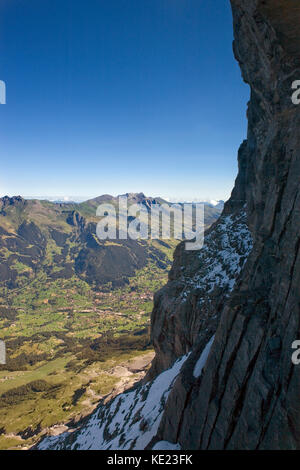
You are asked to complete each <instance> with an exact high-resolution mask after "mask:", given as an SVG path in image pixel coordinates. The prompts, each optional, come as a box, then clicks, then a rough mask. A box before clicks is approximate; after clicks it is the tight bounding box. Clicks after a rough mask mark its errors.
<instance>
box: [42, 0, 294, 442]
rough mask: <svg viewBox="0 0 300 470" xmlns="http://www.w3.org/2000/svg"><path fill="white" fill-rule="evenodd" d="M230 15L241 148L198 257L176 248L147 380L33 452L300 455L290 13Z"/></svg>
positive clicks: (256, 10) (240, 0) (283, 7)
mask: <svg viewBox="0 0 300 470" xmlns="http://www.w3.org/2000/svg"><path fill="white" fill-rule="evenodd" d="M231 4H232V10H233V20H234V33H235V41H234V52H235V56H236V58H237V60H238V61H239V63H240V66H241V70H242V74H243V77H244V80H245V81H246V82H247V83H248V84H249V85H250V88H251V99H250V103H249V108H248V120H249V127H248V137H247V140H246V141H245V142H243V144H242V146H241V148H240V151H239V174H238V177H237V180H236V183H235V187H234V189H233V192H232V195H231V198H230V200H229V201H228V202H227V203H226V205H225V207H224V211H223V215H222V217H221V219H220V220H219V222H217V223H216V224H215V225H214V226H213V227H212V228H211V229H210V231H209V232H208V233H207V235H206V244H205V247H204V249H203V250H202V251H201V252H198V253H197V252H196V253H192V252H185V251H184V246H183V245H180V246H179V247H178V248H177V250H176V252H175V259H174V264H173V268H172V270H171V273H170V279H169V283H168V285H167V286H166V287H164V288H163V289H162V290H161V291H160V292H159V293H158V294H157V295H156V298H155V308H154V311H153V315H152V338H153V343H154V346H155V348H156V353H157V357H156V359H155V361H154V364H153V367H152V369H151V372H150V374H149V376H148V378H152V379H153V380H152V382H149V383H148V384H144V385H143V386H140V387H139V388H137V389H136V390H135V391H132V392H127V394H124V395H121V396H120V397H117V398H116V399H115V400H114V402H112V403H110V404H108V405H105V406H106V407H104V408H103V406H102V405H101V406H100V408H99V410H98V411H97V413H95V414H94V415H93V416H92V417H91V420H90V423H89V424H88V425H87V426H85V427H83V428H82V429H81V430H79V431H78V433H77V434H76V435H74V436H72V437H70V436H64V437H61V438H60V439H58V440H56V441H55V442H54V441H51V442H49V441H48V442H46V443H44V444H43V443H42V444H41V446H40V448H49V447H50V448H60V449H61V448H66V447H67V448H70V447H71V448H78V446H79V448H101V449H104V448H110V449H117V448H121V449H124V448H140V446H141V447H143V448H145V447H146V448H155V449H162V448H165V449H180V448H181V449H252V450H253V449H300V399H299V390H300V366H296V365H294V364H293V363H292V360H291V356H292V352H293V351H292V349H291V347H292V343H293V342H294V341H295V340H297V339H299V336H300V331H299V330H300V328H299V327H300V324H299V323H300V315H299V314H300V291H299V285H300V249H299V248H300V217H299V216H300V190H299V175H300V133H299V128H300V107H299V106H298V107H297V106H295V105H294V104H293V103H292V100H291V95H292V89H291V86H292V83H293V81H294V80H300V32H299V24H300V5H299V4H298V2H296V1H294V0H284V1H283V0H264V1H263V0H231ZM249 231H250V233H251V235H250V233H249ZM188 351H189V354H188V355H185V356H183V355H184V354H186V353H187V352H188ZM179 356H183V357H182V358H181V359H177V358H178V357H179ZM176 359H177V362H175V363H174V361H175V360H176ZM173 363H174V364H173ZM172 364H173V365H172ZM178 365H180V367H179V366H178ZM168 367H170V368H169V369H168V370H167V371H164V372H162V370H163V369H166V368H168ZM172 371H173V372H172ZM159 373H160V375H158V376H157V374H159ZM164 374H166V375H165V376H164ZM163 377H165V378H166V377H169V379H170V380H165V381H164V380H163ZM158 389H159V390H158ZM151 390H152V392H154V391H156V392H155V393H157V395H152V394H151V393H150V391H151ZM130 394H132V395H130ZM156 405H157V406H156ZM150 430H151V432H150ZM148 431H149V433H148V434H146V432H148ZM153 431H154V432H153ZM141 433H142V436H143V437H142V438H141V437H140V436H141ZM122 436H123V437H122ZM138 439H141V440H140V441H139V444H138V445H136V442H137V440H138Z"/></svg>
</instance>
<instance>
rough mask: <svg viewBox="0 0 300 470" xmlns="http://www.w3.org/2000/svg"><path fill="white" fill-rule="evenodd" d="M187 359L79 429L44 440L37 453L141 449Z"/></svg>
mask: <svg viewBox="0 0 300 470" xmlns="http://www.w3.org/2000/svg"><path fill="white" fill-rule="evenodd" d="M188 356H189V354H187V355H185V356H183V357H181V358H180V359H178V360H177V361H176V362H175V363H174V365H173V366H172V367H171V368H170V369H168V370H166V371H164V372H162V373H161V374H160V375H159V376H158V377H156V379H155V380H153V381H152V382H150V383H148V384H146V385H143V386H141V387H138V388H137V389H136V390H133V391H129V392H127V393H123V394H121V395H118V396H117V397H116V398H114V399H113V400H112V401H111V402H109V403H107V404H101V405H100V406H99V408H97V410H96V411H95V412H94V413H93V414H92V415H91V417H90V419H89V421H88V422H87V424H85V425H84V426H83V427H82V428H81V429H79V430H77V431H74V432H73V433H63V434H61V435H60V436H51V437H47V438H45V439H44V440H43V441H41V442H40V444H39V445H38V449H39V450H46V449H53V450H61V449H72V450H75V449H77V450H109V449H111V450H126V449H135V450H143V449H145V447H146V446H147V445H148V444H149V443H150V441H151V439H152V438H153V437H154V436H155V435H156V433H157V430H158V426H159V424H160V421H161V418H162V414H163V411H164V407H165V403H166V401H167V398H168V396H169V393H170V391H171V389H172V386H173V384H174V381H175V379H176V377H177V376H178V374H179V372H180V370H181V368H182V366H183V364H184V363H185V361H186V359H187V358H188Z"/></svg>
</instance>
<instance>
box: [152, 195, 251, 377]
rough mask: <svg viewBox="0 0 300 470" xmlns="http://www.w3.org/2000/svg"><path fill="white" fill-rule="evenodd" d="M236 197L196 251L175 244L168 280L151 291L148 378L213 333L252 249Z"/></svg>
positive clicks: (206, 339) (203, 343)
mask: <svg viewBox="0 0 300 470" xmlns="http://www.w3.org/2000/svg"><path fill="white" fill-rule="evenodd" d="M242 202H243V201H242V200H241V201H240V202H239V204H237V205H236V210H235V211H234V212H232V213H231V214H230V215H229V214H228V215H226V214H224V215H222V217H221V218H220V219H219V220H218V222H217V223H216V224H215V225H214V226H213V228H212V229H211V230H210V231H209V232H208V233H207V234H206V236H205V244H204V247H203V249H202V250H200V251H197V252H191V251H186V250H185V244H184V243H182V244H180V245H179V246H178V247H177V249H176V252H175V257H174V263H173V266H172V269H171V272H170V275H169V282H168V284H167V285H166V286H165V287H163V288H162V289H161V290H160V291H159V292H158V293H157V294H156V295H155V300H154V309H153V312H152V318H151V325H152V331H151V336H152V341H153V344H154V347H155V351H156V356H155V359H154V361H153V364H152V367H151V370H150V372H149V374H148V378H153V377H155V376H156V375H157V374H159V373H160V372H162V371H163V370H165V369H167V368H168V367H170V365H171V364H172V363H173V362H174V360H175V359H176V358H178V357H180V356H182V355H183V354H186V353H187V352H188V351H190V349H191V347H192V346H194V345H195V344H198V343H200V344H202V346H203V347H204V345H205V344H206V342H207V341H208V339H209V338H210V337H211V336H212V334H214V333H215V331H216V329H217V325H218V323H219V318H220V312H221V310H222V307H223V305H224V302H225V300H226V298H227V297H228V296H229V294H230V292H231V291H232V289H233V286H234V284H235V281H236V279H237V277H238V275H239V273H240V271H241V269H242V268H243V266H244V264H245V261H246V259H247V257H248V255H249V253H250V251H251V249H252V239H251V235H250V232H249V230H248V227H247V224H246V213H245V208H244V207H242V208H241V206H242Z"/></svg>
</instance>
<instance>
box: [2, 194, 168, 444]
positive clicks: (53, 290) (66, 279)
mask: <svg viewBox="0 0 300 470" xmlns="http://www.w3.org/2000/svg"><path fill="white" fill-rule="evenodd" d="M79 206H80V207H78V205H75V206H74V208H73V207H72V206H70V205H66V204H64V205H55V204H52V203H49V202H47V201H42V202H41V201H30V202H28V203H27V204H25V206H22V204H21V206H18V205H13V206H11V207H10V206H9V207H8V208H7V207H6V208H5V216H3V215H2V216H1V215H0V228H1V227H2V228H3V229H4V230H5V231H6V232H8V233H9V237H12V238H14V237H15V238H16V240H17V241H18V240H19V239H20V237H19V235H17V233H18V229H19V227H20V225H21V224H22V222H24V221H26V222H28V221H34V223H35V225H36V226H37V227H38V228H39V229H40V231H41V233H42V235H43V237H44V238H45V240H46V243H45V249H44V251H43V255H41V256H40V255H39V256H37V255H34V256H32V258H31V259H32V260H33V263H32V264H31V266H29V265H28V264H24V262H21V261H20V259H18V258H16V256H17V257H18V256H21V257H24V256H28V255H27V254H25V255H24V253H22V252H19V251H18V247H17V249H15V248H14V247H13V248H11V245H9V248H10V249H8V248H7V247H6V246H3V244H2V246H1V247H0V256H1V257H2V263H6V262H7V260H10V261H9V263H10V264H9V266H10V269H12V270H14V271H15V272H16V273H17V274H16V282H15V285H14V286H13V287H11V286H10V287H9V286H7V283H6V282H0V330H1V339H5V341H6V344H7V351H8V363H7V366H0V449H4V448H11V447H14V446H17V447H19V446H22V447H24V446H26V445H30V444H31V443H32V442H33V441H34V440H35V439H36V437H37V435H38V434H39V432H40V431H41V429H44V428H45V427H49V426H52V425H54V424H57V423H65V422H68V421H69V420H70V419H74V418H76V417H79V416H82V415H84V414H86V413H88V412H89V411H90V410H91V409H92V407H93V406H94V405H95V403H97V401H98V400H99V395H101V396H102V395H105V394H107V393H109V392H110V391H111V389H112V388H113V386H114V385H115V383H116V381H117V380H118V379H117V378H116V377H115V376H113V375H111V373H110V370H111V368H112V367H113V366H115V365H117V364H120V363H122V361H124V360H126V359H128V358H130V357H132V356H136V355H139V354H141V351H145V350H147V349H149V348H150V346H149V318H150V312H151V310H152V295H153V292H155V291H156V290H158V289H159V288H160V287H161V286H162V285H163V284H164V283H165V282H166V280H167V270H168V269H167V268H168V266H169V265H170V262H171V260H172V253H173V250H174V248H175V246H176V244H177V241H175V240H170V241H168V244H167V245H166V246H165V245H162V244H160V243H159V242H158V241H152V242H150V241H148V242H147V253H148V254H149V256H148V255H147V257H146V259H145V263H144V266H143V267H141V268H139V269H135V270H134V272H133V275H132V276H130V277H128V283H127V284H123V285H121V286H120V287H119V288H115V289H111V284H109V283H108V284H106V285H105V286H101V285H99V284H98V285H95V284H93V283H92V282H87V281H91V280H90V278H86V277H85V276H84V275H82V276H79V275H78V273H76V270H75V268H74V264H75V256H76V253H75V254H74V253H73V252H72V249H74V248H75V249H77V250H80V249H82V248H83V247H85V246H86V245H85V241H84V240H85V239H84V238H83V237H82V236H79V229H78V227H76V226H72V225H70V224H69V223H67V221H66V218H67V214H68V213H70V211H71V210H73V209H76V210H77V211H80V215H82V216H83V215H84V216H85V217H89V218H88V219H87V220H88V221H92V220H93V214H94V213H95V203H94V202H93V203H92V204H89V203H83V204H82V205H79ZM91 207H92V209H91ZM0 208H1V206H0ZM52 229H55V230H58V231H60V232H62V233H64V234H65V235H66V236H67V238H66V241H65V242H64V243H57V242H56V241H55V240H54V239H53V238H52V237H51V234H50V232H49V230H52ZM0 238H1V239H2V241H3V240H5V238H7V235H6V234H4V235H3V234H2V235H1V237H0ZM21 238H22V237H21ZM22 240H23V239H22ZM22 246H23V245H22ZM32 247H34V243H33V244H32V243H31V242H30V240H29V241H27V242H26V247H25V248H24V247H23V248H21V251H22V250H23V251H24V252H25V253H27V251H28V250H31V249H32ZM66 247H67V248H68V249H67V250H66ZM63 250H65V251H66V252H67V253H64V254H63V255H62V253H63ZM77 252H78V251H77ZM30 253H31V251H30ZM92 255H93V252H92ZM150 255H151V256H150ZM30 256H31V255H30ZM15 258H16V259H15ZM22 259H23V258H22ZM161 259H162V260H163V261H164V263H163V265H162V266H161V265H160V264H158V263H157V260H161ZM66 265H70V266H71V270H72V271H71V273H70V272H68V273H67V274H68V275H66V276H65V275H64V274H63V275H61V276H59V275H58V277H56V275H55V273H60V272H61V269H62V268H63V267H64V266H66ZM36 381H42V386H41V388H39V387H38V388H37V390H32V386H31V384H33V387H34V383H35V382H36ZM43 381H44V382H43ZM20 387H21V388H20ZM22 387H23V388H22ZM24 387H25V388H24ZM28 428H30V431H33V432H34V433H35V434H36V436H35V437H32V436H30V433H28V432H27V433H26V430H27V431H28ZM18 433H21V434H22V436H23V439H22V440H21V437H20V436H18V435H17V434H18Z"/></svg>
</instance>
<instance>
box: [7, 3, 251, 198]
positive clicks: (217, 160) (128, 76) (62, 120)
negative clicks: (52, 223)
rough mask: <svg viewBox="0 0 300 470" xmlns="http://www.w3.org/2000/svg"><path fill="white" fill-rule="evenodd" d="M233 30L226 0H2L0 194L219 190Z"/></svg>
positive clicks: (234, 85)
mask: <svg viewBox="0 0 300 470" xmlns="http://www.w3.org/2000/svg"><path fill="white" fill-rule="evenodd" d="M232 37H233V34H232V18H231V11H230V5H229V0H216V1H212V0H86V1H79V0H30V1H28V0H2V1H1V6H0V79H1V80H4V81H5V82H6V85H7V104H6V105H0V139H1V150H0V151H1V161H2V165H1V174H0V195H4V194H9V195H13V194H21V195H23V196H25V197H26V196H44V195H46V196H51V195H55V196H59V197H63V196H66V195H72V196H73V195H78V196H81V197H94V196H97V195H100V194H103V193H110V194H114V195H116V194H120V193H125V192H137V191H143V192H144V193H146V194H147V195H152V196H155V195H156V196H157V195H160V196H163V197H169V198H176V199H181V200H183V199H185V200H191V199H194V200H195V199H203V198H215V199H221V198H226V197H228V196H229V194H230V191H231V188H232V185H233V182H234V179H235V176H236V172H237V150H238V147H239V144H240V143H241V141H242V139H243V138H245V136H246V103H247V100H248V96H249V90H248V87H247V86H246V85H245V84H243V83H242V80H241V74H240V70H239V67H238V65H237V63H236V62H235V59H234V57H233V53H232Z"/></svg>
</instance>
